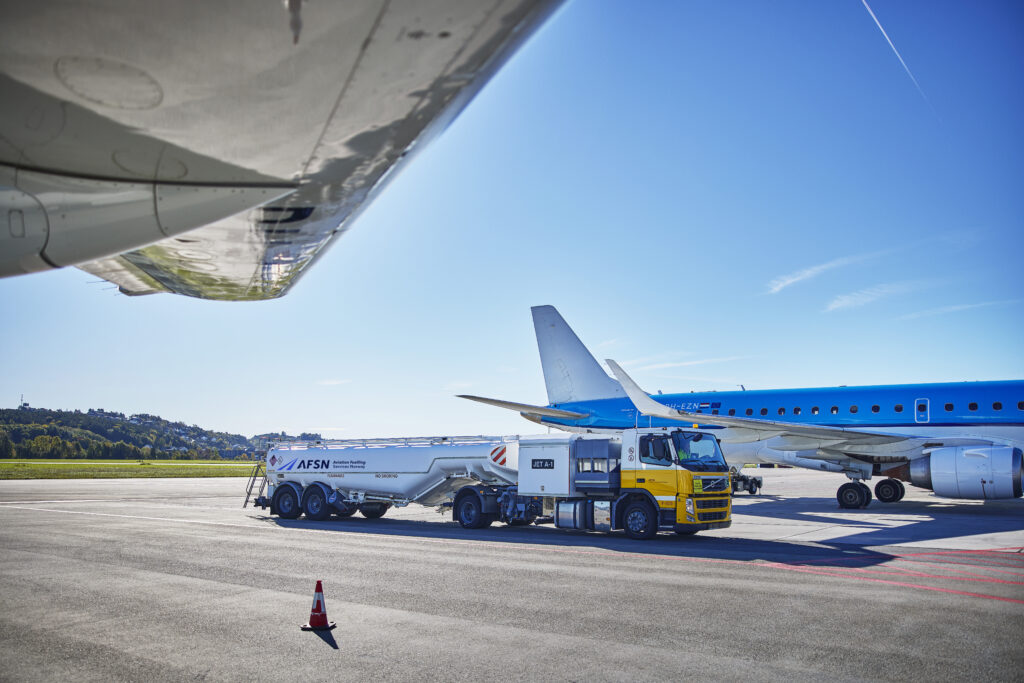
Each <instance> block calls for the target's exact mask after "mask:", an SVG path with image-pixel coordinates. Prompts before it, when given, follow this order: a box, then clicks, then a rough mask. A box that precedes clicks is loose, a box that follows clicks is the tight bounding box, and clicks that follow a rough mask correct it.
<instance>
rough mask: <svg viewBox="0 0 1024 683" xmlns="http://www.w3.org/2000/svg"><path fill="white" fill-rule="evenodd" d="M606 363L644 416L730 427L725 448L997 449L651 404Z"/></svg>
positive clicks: (897, 452)
mask: <svg viewBox="0 0 1024 683" xmlns="http://www.w3.org/2000/svg"><path fill="white" fill-rule="evenodd" d="M605 362H606V363H608V367H609V368H611V370H612V373H614V375H615V377H616V378H617V379H618V380H619V383H620V384H622V388H623V389H624V390H625V392H626V395H627V396H629V399H630V401H632V402H633V405H634V406H635V407H636V409H637V410H638V411H639V412H640V413H642V414H644V415H650V416H652V417H660V418H664V419H668V420H678V421H680V422H686V423H690V424H698V423H699V424H705V425H715V426H719V427H728V431H727V432H726V433H725V434H724V435H723V436H722V441H723V442H725V443H749V442H753V441H765V442H766V443H767V445H768V446H769V447H771V448H773V449H775V450H779V451H800V452H801V455H802V457H808V458H815V457H817V458H822V459H827V460H832V459H835V458H837V457H844V456H856V457H858V458H860V459H868V460H874V461H876V462H877V461H898V460H908V459H912V458H914V457H918V456H920V455H921V454H922V451H923V450H924V449H929V448H938V447H941V446H976V445H987V444H990V443H991V442H989V441H986V440H982V439H972V438H963V437H956V438H924V437H920V436H916V435H910V434H893V433H888V432H884V433H883V432H873V431H870V430H863V429H852V428H847V427H834V426H829V427H819V426H815V425H806V424H795V423H792V422H779V421H775V420H752V419H748V418H743V417H734V416H728V415H709V414H706V413H693V412H689V411H684V410H678V409H676V408H672V407H670V406H666V405H664V404H662V403H658V402H657V401H655V400H654V399H653V398H651V397H650V396H649V395H648V394H647V393H646V392H645V391H644V390H643V389H641V388H640V386H639V385H637V383H636V382H634V381H633V379H632V378H631V377H630V376H629V375H628V374H626V371H625V370H623V369H622V368H621V367H620V366H619V364H618V363H616V362H615V361H614V360H610V359H608V360H606V361H605Z"/></svg>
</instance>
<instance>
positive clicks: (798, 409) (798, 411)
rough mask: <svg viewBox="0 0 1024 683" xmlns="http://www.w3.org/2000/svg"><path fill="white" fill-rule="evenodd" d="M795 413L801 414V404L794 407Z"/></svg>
mask: <svg viewBox="0 0 1024 683" xmlns="http://www.w3.org/2000/svg"><path fill="white" fill-rule="evenodd" d="M793 414H794V415H799V414H800V406H797V407H796V408H793Z"/></svg>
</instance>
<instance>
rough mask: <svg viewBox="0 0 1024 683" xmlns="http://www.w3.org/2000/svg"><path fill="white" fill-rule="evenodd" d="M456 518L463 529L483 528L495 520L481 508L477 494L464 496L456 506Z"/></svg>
mask: <svg viewBox="0 0 1024 683" xmlns="http://www.w3.org/2000/svg"><path fill="white" fill-rule="evenodd" d="M455 519H457V520H458V522H459V524H460V525H462V528H463V529H483V528H484V527H489V526H490V525H491V522H492V521H494V520H493V519H491V518H490V517H489V516H488V515H485V514H484V513H483V511H482V510H481V509H480V500H479V499H478V498H477V497H476V496H475V495H468V496H463V497H462V498H460V499H459V502H458V504H457V505H456V508H455Z"/></svg>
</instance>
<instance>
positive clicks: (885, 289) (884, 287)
mask: <svg viewBox="0 0 1024 683" xmlns="http://www.w3.org/2000/svg"><path fill="white" fill-rule="evenodd" d="M923 286H924V284H923V283H921V282H916V281H913V282H889V283H886V284H881V285H875V286H874V287H867V288H865V289H860V290H857V291H856V292H850V293H849V294H840V295H839V296H837V297H835V298H834V299H832V301H830V302H829V304H828V306H826V307H825V312H826V313H828V312H830V311H838V310H842V309H844V308H860V307H861V306H866V305H868V304H870V303H872V302H875V301H878V300H879V299H884V298H886V297H890V296H895V295H896V294H906V293H908V292H914V291H917V290H919V289H921V288H922V287H923Z"/></svg>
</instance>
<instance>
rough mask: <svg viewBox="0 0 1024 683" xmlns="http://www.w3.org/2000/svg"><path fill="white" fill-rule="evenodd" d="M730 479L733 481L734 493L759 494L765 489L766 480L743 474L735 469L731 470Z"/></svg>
mask: <svg viewBox="0 0 1024 683" xmlns="http://www.w3.org/2000/svg"><path fill="white" fill-rule="evenodd" d="M729 479H730V480H731V481H732V492H733V493H739V492H740V491H746V492H747V493H749V494H750V495H752V496H753V495H755V494H757V492H758V491H760V490H761V489H762V488H763V487H764V478H763V477H758V476H755V475H751V474H743V472H742V471H741V470H738V469H736V468H735V467H733V468H731V469H730V470H729Z"/></svg>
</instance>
